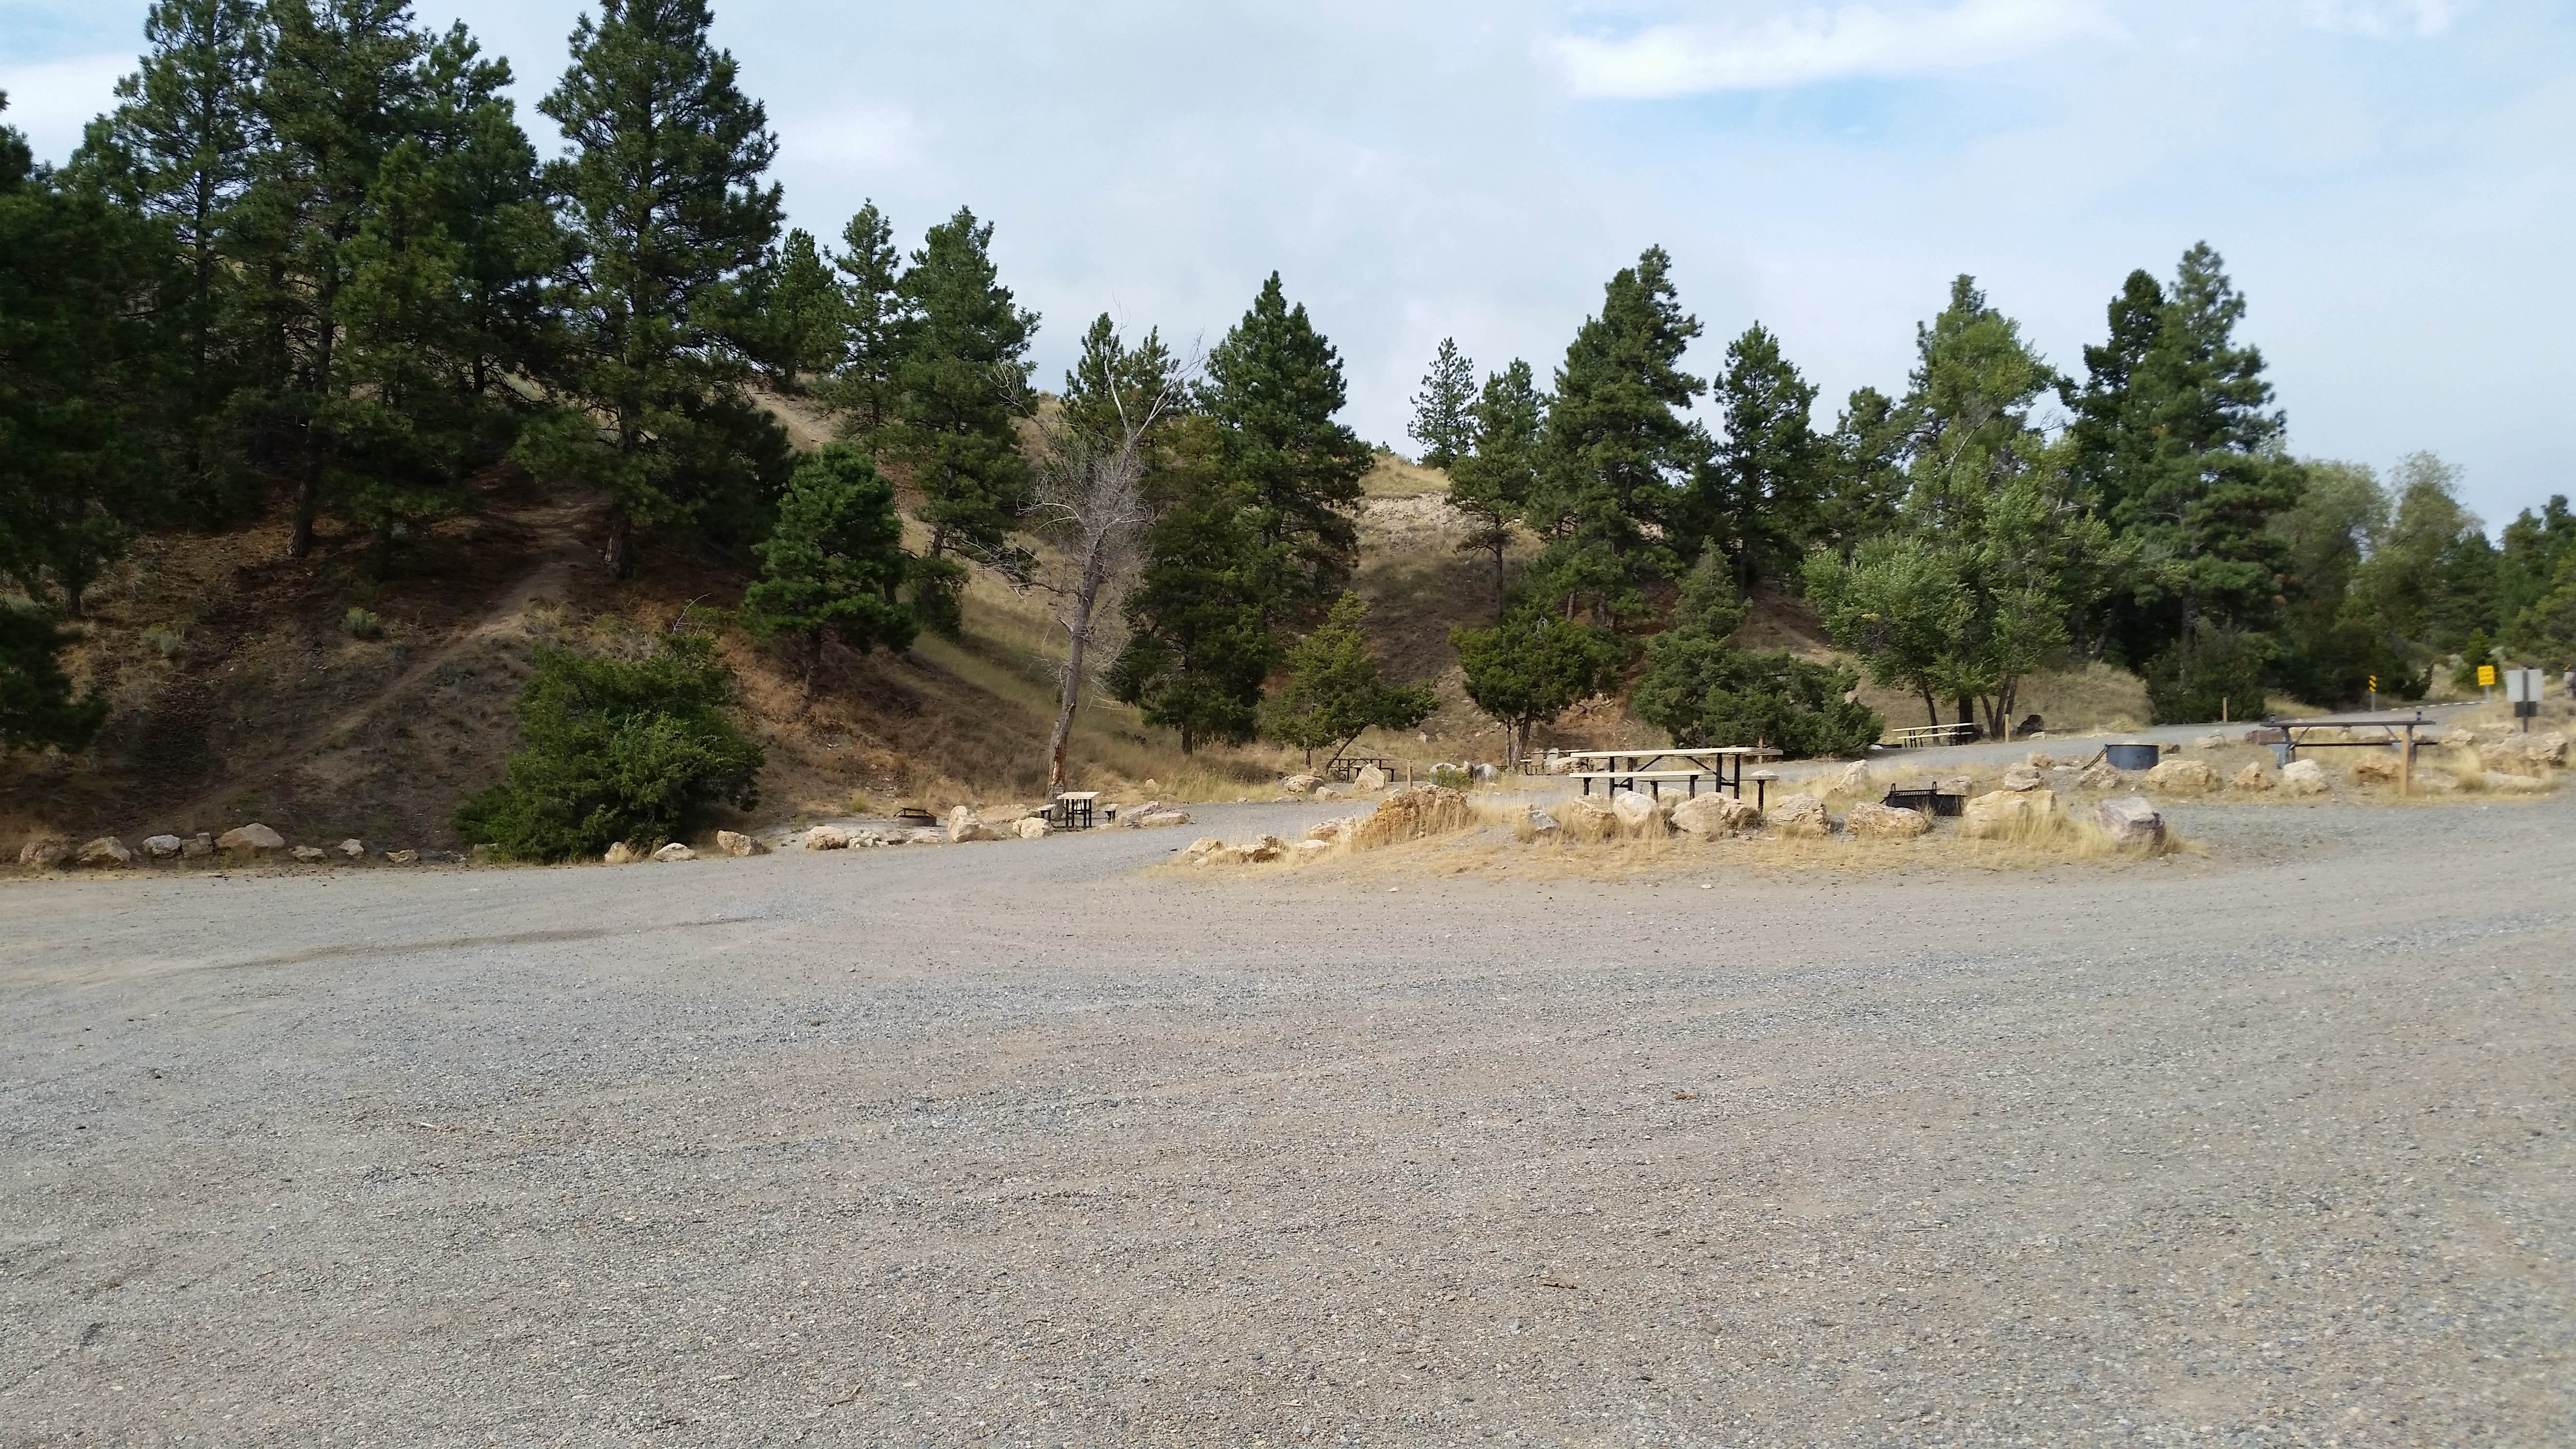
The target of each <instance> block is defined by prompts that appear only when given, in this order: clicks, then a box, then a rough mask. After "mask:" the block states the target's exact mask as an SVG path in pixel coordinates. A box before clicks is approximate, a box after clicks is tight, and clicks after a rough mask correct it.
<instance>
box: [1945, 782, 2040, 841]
mask: <svg viewBox="0 0 2576 1449" xmlns="http://www.w3.org/2000/svg"><path fill="white" fill-rule="evenodd" d="M2056 815H2057V792H2056V791H2054V790H1997V791H1994V792H1993V793H1991V794H1986V795H1980V796H1978V797H1977V798H1975V799H1973V800H1971V801H1969V802H1968V803H1967V806H1966V808H1964V809H1962V810H1961V811H1960V812H1959V834H1960V836H1961V838H1963V839H1967V840H2010V839H2013V838H2014V837H2016V836H2021V835H2029V834H2035V833H2037V832H2038V831H2040V830H2043V829H2045V828H2046V827H2047V825H2048V822H2049V821H2051V820H2052V819H2054V818H2056Z"/></svg>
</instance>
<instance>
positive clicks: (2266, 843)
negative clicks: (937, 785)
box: [0, 799, 2576, 1446]
mask: <svg viewBox="0 0 2576 1449" xmlns="http://www.w3.org/2000/svg"><path fill="white" fill-rule="evenodd" d="M1325 813H1328V810H1327V809H1321V808H1316V807H1307V806H1251V807H1230V808H1227V809H1221V810H1212V811H1205V812H1202V821H1203V828H1206V829H1207V831H1208V833H1214V834H1221V835H1225V836H1228V837H1230V838H1235V837H1240V836H1242V835H1245V834H1249V833H1251V832H1253V831H1257V830H1262V829H1278V830H1282V831H1283V833H1284V827H1286V826H1289V825H1293V824H1298V823H1302V822H1303V821H1305V820H1307V819H1312V818H1320V817H1321V816H1322V815H1323V814H1325ZM2180 821H2181V824H2182V826H2183V828H2184V829H2185V830H2187V831H2188V833H2189V834H2190V835H2191V836H2192V837H2193V838H2194V839H2196V840H2199V841H2202V842H2205V843H2206V844H2207V845H2208V846H2209V847H2210V850H2209V853H2208V854H2207V855H2206V856H2201V857H2185V858H2182V859H2179V860H2169V861H2164V862H2156V863H2139V864H2130V865H2124V866H2101V865H2086V866H2066V867H2061V868H2052V869H2047V870H2035V871H1987V870H1971V869H1957V868H1940V869H1934V868H1913V869H1892V870H1887V871H1881V872H1875V873H1861V874H1845V873H1830V874H1819V875H1817V876H1813V877H1800V876H1791V875H1785V874H1782V873H1780V872H1777V871H1765V872H1758V873H1746V872H1743V871H1741V870H1735V871H1734V872H1733V873H1727V872H1725V871H1721V870H1719V869H1716V868H1712V869H1711V870H1710V871H1709V872H1708V873H1706V874H1704V875H1698V876H1691V875H1685V876H1681V877H1676V878H1673V879H1669V880H1662V881H1659V882H1657V883H1653V884H1645V883H1639V884H1634V885H1628V886H1611V887H1604V886H1601V885H1598V884H1594V883H1585V882H1577V881H1566V882H1561V883H1554V884H1546V883H1539V884H1532V883H1508V882H1496V881H1480V880H1476V879H1438V880H1434V879H1431V878H1428V877H1423V876H1404V875H1398V876H1393V877H1387V878H1378V877H1370V878H1368V879H1367V880H1366V883H1365V884H1363V883H1362V882H1361V880H1360V879H1359V878H1358V877H1355V876H1337V875H1334V874H1332V873H1330V872H1329V871H1318V872H1308V873H1272V874H1266V875H1260V876H1244V875H1240V874H1237V875H1232V876H1227V877H1224V878H1200V877H1197V876H1190V875H1174V874H1164V875H1145V874H1141V873H1140V872H1141V870H1142V868H1143V867H1145V866H1147V865H1149V864H1151V863H1153V862H1154V861H1157V860H1160V859H1162V858H1163V857H1164V856H1165V854H1166V853H1168V852H1169V851H1171V850H1172V849H1174V848H1175V847H1178V846H1180V845H1182V844H1185V843H1186V840H1187V838H1188V837H1189V836H1191V835H1194V834H1197V833H1199V832H1198V831H1193V830H1182V831H1162V832H1136V831H1102V832H1097V833H1094V834H1092V835H1089V836H1083V837H1069V838H1058V839H1054V840H1049V841H1045V842H1039V843H1019V842H1011V843H1005V844H996V845H981V846H960V847H938V848H918V847H908V848H905V849H901V850H888V851H867V852H849V853H836V854H828V855H814V856H801V855H779V856H773V857H768V858H765V859H757V860H748V861H730V860H726V861H704V862H698V863H693V864H687V865H668V866H635V867H628V868H624V869H616V870H611V869H605V868H583V869H570V870H522V871H465V870H420V871H414V872H408V873H406V872H399V871H395V870H390V869H371V870H351V871H347V872H343V873H337V874H334V873H331V872H327V871H320V872H311V873H303V874H278V875H234V876H230V877H214V876H190V877H175V876H164V877H157V878H149V879H139V878H128V879H122V880H99V879H80V880H54V881H43V882H28V883H15V884H9V885H5V886H0V1021H5V1023H6V1024H5V1028H0V1173H5V1176H0V1182H5V1189H0V1442H4V1443H6V1444H11V1445H18V1444H48V1445H50V1444H156V1445H157V1444H192V1445H196V1444H208V1445H213V1444H221V1445H232V1444H279V1443H295V1444H313V1445H356V1444H484V1443H501V1444H531V1443H546V1444H588V1443H604V1444H626V1443H641V1444H674V1445H678V1444H687V1445H699V1444H726V1445H730V1444H773V1443H775V1444H786V1443H821V1444H842V1443H847V1444H870V1445H877V1444H884V1445H909V1444H942V1445H945V1444H995V1445H1020V1444H1029V1445H1039V1444H1046V1445H1054V1444H1082V1445H1094V1444H1097V1445H1125V1444H1155V1445H1164V1444H1169V1445H1221V1446H1235V1445H1254V1444H1270V1445H1281V1444H1368V1445H1400V1446H1411V1445H1450V1444H1484V1443H1515V1444H1522V1445H1541V1444H1567V1445H1637V1446H1649V1445H1651V1446H1676V1445H1694V1446H1696V1445H1711V1446H1714V1445H1770V1444H1922V1445H1930V1444H2032V1445H2065V1444H2122V1445H2127V1444H2157V1445H2168V1444H2170V1445H2181V1444H2195V1445H2199V1444H2209V1445H2218V1444H2224V1445H2290V1444H2347V1445H2462V1444H2468V1445H2514V1446H2521V1445H2542V1444H2555V1443H2567V1442H2571V1441H2576V1367H2571V1363H2570V1350H2571V1343H2576V1281H2571V1267H2570V1255H2571V1252H2576V1153H2571V1150H2570V1135H2569V1131H2570V1107H2571V1095H2576V1064H2572V1063H2571V1057H2570V1051H2569V1048H2570V1043H2571V1026H2576V801H2571V800H2568V799H2550V800H2544V801H2540V802H2536V803H2521V804H2508V803H2497V804H2492V805H2479V804H2457V805H2447V806H2442V807H2420V806H2419V807H2412V808H2406V807H2368V806H2358V805H2334V806H2321V807H2308V806H2297V805H2283V804H2273V805H2264V806H2224V805H2211V806H2206V807H2198V808H2194V809H2191V810H2188V811H2186V812H2184V813H2183V814H2182V815H2181V816H2180ZM137 874H138V875H139V874H140V873H137ZM1702 885H1708V886H1712V887H1714V888H1713V889H1701V888H1700V887H1701V886H1702Z"/></svg>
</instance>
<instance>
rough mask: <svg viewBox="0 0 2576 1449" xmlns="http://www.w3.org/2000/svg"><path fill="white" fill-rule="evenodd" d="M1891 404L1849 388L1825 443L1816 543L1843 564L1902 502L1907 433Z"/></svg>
mask: <svg viewBox="0 0 2576 1449" xmlns="http://www.w3.org/2000/svg"><path fill="white" fill-rule="evenodd" d="M1909 427H1910V424H1909V423H1908V421H1907V419H1906V418H1905V417H1904V416H1903V415H1902V414H1901V413H1900V412H1899V410H1898V408H1897V405H1896V400H1895V399H1894V398H1891V397H1889V396H1888V395H1887V394H1885V393H1883V392H1880V391H1879V390H1878V389H1877V388H1874V387H1861V388H1854V389H1853V390H1852V394H1851V397H1850V399H1849V400H1848V401H1847V402H1845V403H1844V404H1843V411H1842V416H1841V417H1840V418H1838V419H1836V420H1835V423H1834V432H1833V436H1832V437H1831V438H1830V439H1828V440H1826V445H1825V446H1826V453H1825V486H1824V495H1823V496H1822V497H1821V498H1820V499H1818V500H1817V505H1816V541H1817V542H1818V543H1821V544H1823V545H1824V546H1826V547H1828V548H1830V549H1832V550H1833V551H1834V552H1835V553H1836V554H1838V555H1840V556H1841V557H1842V558H1843V559H1845V560H1846V561H1848V560H1849V559H1850V558H1851V556H1852V552H1853V550H1854V549H1856V548H1858V547H1859V546H1860V542H1861V540H1862V539H1864V538H1867V537H1868V536H1870V535H1871V534H1874V533H1877V532H1878V531H1880V530H1881V529H1883V528H1885V527H1886V526H1887V525H1888V523H1889V522H1890V521H1891V520H1893V519H1894V518H1895V517H1896V509H1897V505H1898V503H1899V502H1901V501H1902V500H1903V499H1904V497H1905V448H1906V434H1907V431H1908V429H1909Z"/></svg>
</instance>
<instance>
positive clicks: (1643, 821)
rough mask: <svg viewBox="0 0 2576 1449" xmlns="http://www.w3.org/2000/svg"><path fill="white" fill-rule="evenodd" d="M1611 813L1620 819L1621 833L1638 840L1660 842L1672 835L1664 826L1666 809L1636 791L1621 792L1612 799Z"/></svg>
mask: <svg viewBox="0 0 2576 1449" xmlns="http://www.w3.org/2000/svg"><path fill="white" fill-rule="evenodd" d="M1610 813H1611V814H1613V815H1616V816H1618V817H1619V833H1620V834H1622V835H1626V836H1633V837H1636V838H1638V839H1645V840H1660V839H1662V838H1663V837H1664V836H1666V835H1669V834H1671V833H1672V832H1671V830H1670V828H1669V827H1667V826H1666V825H1665V824H1664V808H1663V806H1661V805H1659V804H1657V803H1656V802H1655V801H1653V800H1651V799H1649V798H1647V797H1646V796H1644V795H1640V794H1638V793H1637V792H1636V791H1634V790H1621V791H1618V792H1616V793H1614V794H1613V795H1611V797H1610Z"/></svg>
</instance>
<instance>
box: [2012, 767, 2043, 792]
mask: <svg viewBox="0 0 2576 1449" xmlns="http://www.w3.org/2000/svg"><path fill="white" fill-rule="evenodd" d="M2004 788H2005V789H2007V790H2045V789H2047V788H2048V777H2047V776H2046V775H2043V774H2041V773H2040V772H2039V770H2038V769H2037V768H2035V767H2033V766H2030V765H2015V766H2013V767H2012V768H2011V769H2009V770H2006V771H2004Z"/></svg>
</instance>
